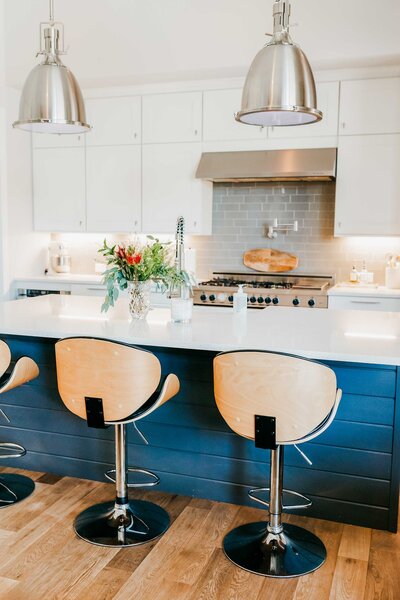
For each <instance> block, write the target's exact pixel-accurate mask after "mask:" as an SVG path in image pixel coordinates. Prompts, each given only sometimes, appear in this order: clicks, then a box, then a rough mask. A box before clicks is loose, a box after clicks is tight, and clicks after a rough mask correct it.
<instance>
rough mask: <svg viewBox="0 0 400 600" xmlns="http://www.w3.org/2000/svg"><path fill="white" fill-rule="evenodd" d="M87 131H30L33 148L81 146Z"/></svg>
mask: <svg viewBox="0 0 400 600" xmlns="http://www.w3.org/2000/svg"><path fill="white" fill-rule="evenodd" d="M86 135H88V134H87V133H79V134H74V133H72V134H71V133H69V134H61V133H32V147H33V148H74V147H76V148H79V147H81V148H83V147H84V146H85V136H86Z"/></svg>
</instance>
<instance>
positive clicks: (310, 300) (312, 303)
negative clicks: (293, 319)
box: [308, 298, 315, 308]
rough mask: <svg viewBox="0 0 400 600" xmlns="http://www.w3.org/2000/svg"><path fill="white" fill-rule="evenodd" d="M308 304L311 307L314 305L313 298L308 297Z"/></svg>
mask: <svg viewBox="0 0 400 600" xmlns="http://www.w3.org/2000/svg"><path fill="white" fill-rule="evenodd" d="M308 306H311V308H312V307H313V306H315V300H314V298H310V299H309V301H308Z"/></svg>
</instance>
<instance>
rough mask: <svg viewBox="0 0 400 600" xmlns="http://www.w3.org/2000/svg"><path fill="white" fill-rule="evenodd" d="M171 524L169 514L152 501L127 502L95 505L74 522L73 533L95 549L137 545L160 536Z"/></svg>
mask: <svg viewBox="0 0 400 600" xmlns="http://www.w3.org/2000/svg"><path fill="white" fill-rule="evenodd" d="M169 524H170V518H169V514H168V513H167V512H166V511H165V510H164V509H163V508H161V506H158V505H157V504H154V503H153V502H146V501H145V500H130V501H129V503H128V504H126V505H122V506H118V505H116V504H115V502H103V503H102V504H95V505H94V506H91V507H90V508H87V509H86V510H84V511H83V512H81V513H80V514H79V515H78V516H77V517H76V519H75V522H74V529H75V532H76V534H77V535H78V536H79V537H80V538H82V539H83V540H86V541H87V542H90V543H91V544H96V545H97V546H111V547H115V546H118V547H120V548H124V547H127V546H138V545H139V544H145V543H146V542H150V541H152V540H155V539H156V538H158V537H160V535H162V534H163V533H164V532H165V531H167V529H168V527H169Z"/></svg>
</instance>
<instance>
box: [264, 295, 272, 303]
mask: <svg viewBox="0 0 400 600" xmlns="http://www.w3.org/2000/svg"><path fill="white" fill-rule="evenodd" d="M265 304H271V298H270V297H269V296H267V297H266V298H265Z"/></svg>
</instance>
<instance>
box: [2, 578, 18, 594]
mask: <svg viewBox="0 0 400 600" xmlns="http://www.w3.org/2000/svg"><path fill="white" fill-rule="evenodd" d="M17 585H18V581H15V580H14V579H7V578H6V577H0V598H1V597H2V596H3V594H5V593H7V592H9V591H10V590H12V589H13V588H15V587H16V586H17Z"/></svg>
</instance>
